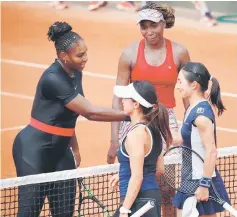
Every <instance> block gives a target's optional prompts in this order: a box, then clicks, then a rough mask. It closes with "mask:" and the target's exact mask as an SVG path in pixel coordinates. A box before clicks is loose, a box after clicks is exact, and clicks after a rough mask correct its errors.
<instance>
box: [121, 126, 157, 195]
mask: <svg viewBox="0 0 237 217" xmlns="http://www.w3.org/2000/svg"><path fill="white" fill-rule="evenodd" d="M139 125H145V124H142V123H138V124H135V125H134V126H133V127H131V128H130V130H129V131H128V133H129V132H131V131H132V130H133V129H135V128H136V127H137V126H139ZM147 130H148V132H149V133H150V136H151V149H150V151H149V152H148V153H147V154H146V156H145V157H144V166H143V181H142V185H141V188H140V191H139V192H142V191H146V190H151V189H158V188H159V186H158V183H157V181H156V162H157V159H158V157H159V155H160V154H161V150H162V139H161V136H160V134H159V133H155V132H153V130H152V129H151V128H149V127H147ZM128 133H127V134H128ZM126 138H127V136H125V137H124V139H123V140H122V141H121V143H120V147H119V148H118V150H117V156H118V161H119V163H120V168H119V188H120V196H121V197H122V196H125V195H126V193H127V189H128V183H129V180H130V178H131V168H130V160H129V155H128V153H127V151H126V148H125V141H126ZM133 145H136V144H133Z"/></svg>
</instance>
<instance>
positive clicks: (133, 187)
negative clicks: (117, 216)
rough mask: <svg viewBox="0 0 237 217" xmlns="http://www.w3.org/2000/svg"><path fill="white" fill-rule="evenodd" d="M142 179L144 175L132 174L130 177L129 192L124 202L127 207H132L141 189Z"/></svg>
mask: <svg viewBox="0 0 237 217" xmlns="http://www.w3.org/2000/svg"><path fill="white" fill-rule="evenodd" d="M142 180H143V178H142V176H136V177H135V176H134V177H133V176H132V177H131V178H130V181H129V184H128V190H127V194H126V197H125V199H124V202H123V206H124V207H125V208H127V209H131V207H132V205H133V203H134V201H135V199H136V198H137V195H138V192H139V191H140V188H141V185H142Z"/></svg>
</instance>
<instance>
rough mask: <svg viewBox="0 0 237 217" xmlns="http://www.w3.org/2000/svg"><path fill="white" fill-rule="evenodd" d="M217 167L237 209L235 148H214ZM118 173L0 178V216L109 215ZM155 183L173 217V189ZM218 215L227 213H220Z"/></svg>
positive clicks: (107, 169)
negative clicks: (112, 184)
mask: <svg viewBox="0 0 237 217" xmlns="http://www.w3.org/2000/svg"><path fill="white" fill-rule="evenodd" d="M217 168H218V170H219V172H220V173H221V175H222V178H223V179H224V182H225V186H226V189H227V192H228V194H229V198H230V200H231V204H232V206H233V207H234V208H236V209H237V146H234V147H228V148H221V149H218V160H217ZM118 170H119V164H113V165H101V166H95V167H89V168H79V169H75V170H67V171H61V172H54V173H44V174H39V175H30V176H24V177H18V178H9V179H2V180H0V188H1V199H0V201H1V216H8V217H9V216H20V217H26V216H30V217H36V216H37V217H38V216H52V217H71V216H86V217H88V216H105V217H109V216H112V215H113V213H114V211H115V210H116V209H117V208H118V206H119V204H120V198H119V190H118V189H117V190H115V191H114V192H112V191H111V190H110V189H109V186H108V182H109V180H110V178H111V176H112V175H113V174H117V172H118ZM158 182H159V184H160V186H161V190H162V216H170V217H173V216H176V214H175V209H174V208H173V206H172V198H173V196H174V194H175V192H174V190H172V189H171V188H170V187H169V186H168V185H167V184H166V183H165V182H164V180H163V179H162V178H161V179H159V180H158ZM93 195H94V197H93ZM91 198H92V199H91ZM95 198H96V199H95ZM93 199H94V200H93ZM97 200H98V201H99V202H98V201H97ZM218 216H230V214H229V213H228V212H222V213H220V214H218Z"/></svg>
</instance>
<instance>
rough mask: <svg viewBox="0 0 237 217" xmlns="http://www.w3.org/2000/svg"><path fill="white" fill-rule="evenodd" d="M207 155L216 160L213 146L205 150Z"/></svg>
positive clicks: (215, 151)
mask: <svg viewBox="0 0 237 217" xmlns="http://www.w3.org/2000/svg"><path fill="white" fill-rule="evenodd" d="M207 155H208V158H209V159H212V160H217V150H216V148H215V147H213V148H211V149H210V150H207Z"/></svg>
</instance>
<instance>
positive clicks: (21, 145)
mask: <svg viewBox="0 0 237 217" xmlns="http://www.w3.org/2000/svg"><path fill="white" fill-rule="evenodd" d="M48 38H49V40H51V41H53V42H54V44H55V48H56V51H57V56H58V58H57V59H56V60H55V61H54V63H53V64H52V65H51V66H49V67H48V68H47V69H46V70H45V72H44V73H43V74H42V76H41V78H40V80H39V82H38V85H37V89H36V94H35V99H34V103H33V108H32V112H31V120H30V123H29V125H28V126H26V127H25V128H24V129H23V130H21V131H20V132H19V133H18V135H17V136H16V138H15V141H14V144H13V158H14V162H15V166H16V171H17V176H26V175H33V174H39V173H48V172H54V171H62V170H69V169H74V168H75V166H76V165H75V160H74V157H75V159H76V164H77V166H79V164H80V153H79V149H78V144H77V139H76V136H75V131H74V129H75V125H76V120H77V117H78V116H79V115H82V116H84V117H86V118H87V119H89V120H94V121H122V120H124V119H125V115H124V113H123V112H121V111H115V110H113V109H109V108H103V107H97V106H93V105H91V104H90V102H88V101H87V100H86V99H85V98H84V93H83V88H82V74H83V73H82V70H83V68H84V67H85V65H86V62H87V60H88V58H87V47H86V44H85V42H84V40H83V39H82V38H81V37H80V36H79V35H78V34H77V33H75V32H73V31H72V28H71V26H70V25H69V24H67V23H65V22H56V23H54V24H53V25H51V26H50V28H49V31H48ZM71 148H72V151H73V154H72V152H71ZM73 155H74V157H73ZM74 182H75V180H69V181H66V182H63V183H62V182H60V183H61V184H59V183H49V184H47V185H45V184H44V185H43V184H41V185H39V184H36V185H31V186H27V187H23V186H22V187H19V193H18V195H19V196H18V197H19V198H18V201H19V208H18V217H29V216H30V217H36V216H37V217H38V216H39V214H40V211H41V209H42V206H43V203H44V200H45V197H46V196H47V197H48V200H49V204H50V210H51V214H52V216H54V217H71V216H72V215H73V211H74V202H75V191H76V183H74ZM60 185H62V186H60ZM67 186H68V187H67Z"/></svg>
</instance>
